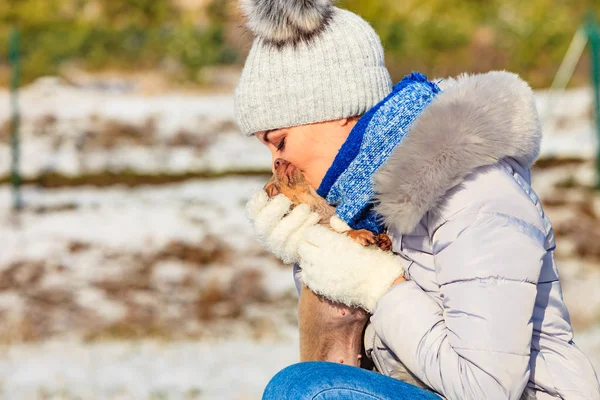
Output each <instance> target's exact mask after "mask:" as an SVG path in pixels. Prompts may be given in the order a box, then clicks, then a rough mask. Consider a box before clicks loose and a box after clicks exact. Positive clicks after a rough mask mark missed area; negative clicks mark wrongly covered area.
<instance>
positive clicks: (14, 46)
mask: <svg viewBox="0 0 600 400" xmlns="http://www.w3.org/2000/svg"><path fill="white" fill-rule="evenodd" d="M19 36H20V35H19V30H18V29H17V28H13V29H12V30H11V32H10V37H9V39H8V40H9V44H8V60H9V62H10V65H11V80H10V92H11V104H12V118H11V148H12V165H11V182H12V187H13V208H14V209H15V210H17V211H18V210H20V209H22V208H23V201H22V199H21V175H20V172H19V160H20V148H19V144H20V143H19V127H20V124H21V115H20V113H19V82H20V78H21V77H20V75H21V51H20V43H19V42H20V38H19Z"/></svg>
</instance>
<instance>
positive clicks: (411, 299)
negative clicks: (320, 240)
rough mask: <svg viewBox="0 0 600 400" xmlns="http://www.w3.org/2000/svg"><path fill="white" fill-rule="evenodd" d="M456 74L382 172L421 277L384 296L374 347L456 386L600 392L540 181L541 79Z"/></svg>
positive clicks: (508, 391)
mask: <svg viewBox="0 0 600 400" xmlns="http://www.w3.org/2000/svg"><path fill="white" fill-rule="evenodd" d="M445 86H446V87H444V88H443V89H444V91H443V92H442V93H441V94H439V95H438V97H437V98H436V99H435V100H434V101H433V102H432V103H431V104H430V105H429V106H428V107H427V108H426V109H425V111H423V113H422V114H421V115H420V116H419V117H418V119H417V120H416V121H415V123H414V124H413V126H412V127H411V131H410V133H409V134H408V136H407V137H406V138H405V139H404V141H403V142H402V143H401V144H400V145H399V146H398V147H397V148H396V149H395V150H394V153H393V154H392V155H391V157H390V159H389V160H388V162H387V163H386V164H385V165H384V166H383V167H382V168H381V169H380V170H379V171H378V172H377V174H376V176H375V179H374V181H375V189H376V191H377V192H378V198H377V200H378V206H377V211H378V212H379V213H380V214H381V215H382V216H383V217H384V218H385V222H386V226H388V228H389V230H388V232H389V234H390V236H391V237H392V239H393V248H394V251H395V252H396V253H398V254H399V256H400V258H401V259H402V260H404V262H405V266H406V268H405V270H406V271H407V278H408V279H409V280H408V281H407V282H403V283H400V284H397V285H395V286H393V287H392V288H390V290H389V291H388V292H387V293H386V294H385V295H384V296H383V297H382V298H381V299H380V300H379V302H378V303H377V308H376V310H375V312H374V314H373V316H372V317H371V323H370V324H369V326H368V327H367V329H366V333H365V347H366V350H367V352H368V354H370V356H371V358H372V359H373V360H374V362H375V364H376V366H377V368H378V370H379V371H380V372H382V373H384V374H386V375H391V376H395V375H396V372H398V371H402V369H403V368H404V366H406V368H408V370H410V371H411V372H412V374H414V375H415V376H416V377H417V378H418V379H419V380H421V381H422V382H423V383H425V385H427V386H428V387H430V388H432V389H433V390H435V391H436V392H438V393H440V394H441V395H442V396H444V397H445V398H448V399H457V400H458V399H477V400H480V399H519V398H521V396H522V394H523V392H524V391H525V392H530V393H532V394H534V395H535V397H536V398H537V399H550V398H562V399H588V400H590V399H600V387H599V383H598V378H597V376H596V373H595V371H594V369H593V367H592V365H591V363H590V361H589V360H588V359H587V358H586V356H585V355H584V354H583V353H582V352H581V351H580V350H579V349H578V348H577V346H576V345H575V343H574V342H573V330H572V328H571V323H570V320H569V313H568V311H567V308H566V306H565V304H564V302H563V298H562V293H561V285H560V282H559V277H558V270H557V266H556V264H555V261H554V258H553V253H554V249H555V241H554V233H553V230H552V225H551V223H550V221H549V220H548V218H547V217H546V215H545V213H544V211H543V209H542V205H541V204H540V200H539V199H538V197H537V195H536V194H535V192H534V191H533V190H532V188H531V186H530V172H529V168H530V167H531V165H532V164H533V163H534V161H535V159H536V158H537V156H538V153H539V146H540V141H541V129H540V125H539V119H538V114H537V111H536V108H535V104H534V99H533V94H532V91H531V89H530V88H529V86H528V85H527V84H526V83H525V82H523V81H522V80H521V79H520V78H518V77H517V76H516V75H514V74H510V73H506V72H492V73H487V74H482V75H473V76H462V77H459V78H458V79H457V80H455V81H454V80H453V81H451V82H449V84H447V85H445ZM373 268H377V266H376V265H374V266H373Z"/></svg>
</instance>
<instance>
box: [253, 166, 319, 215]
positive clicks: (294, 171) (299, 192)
mask: <svg viewBox="0 0 600 400" xmlns="http://www.w3.org/2000/svg"><path fill="white" fill-rule="evenodd" d="M273 167H274V168H273V169H274V171H275V172H274V174H273V176H272V177H271V179H269V182H267V184H266V185H265V188H264V189H265V192H267V195H268V196H269V198H272V197H275V196H277V195H278V194H283V195H285V196H286V197H287V198H288V199H290V200H291V201H292V204H294V205H297V204H300V203H304V204H308V205H309V206H311V208H313V209H315V208H317V207H319V206H321V205H322V203H323V202H324V200H323V198H321V197H320V196H319V195H318V194H317V192H316V190H315V189H313V187H312V186H310V184H309V183H308V181H307V180H306V179H305V178H304V175H303V174H302V172H301V171H300V170H299V169H298V168H297V167H296V166H295V165H293V164H292V163H290V162H288V161H285V160H283V159H281V158H278V159H277V160H275V162H274V163H273Z"/></svg>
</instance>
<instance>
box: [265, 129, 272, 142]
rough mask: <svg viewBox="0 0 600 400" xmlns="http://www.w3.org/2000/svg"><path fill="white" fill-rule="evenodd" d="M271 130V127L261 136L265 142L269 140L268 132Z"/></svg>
mask: <svg viewBox="0 0 600 400" xmlns="http://www.w3.org/2000/svg"><path fill="white" fill-rule="evenodd" d="M273 131H274V129H271V130H268V131H265V134H264V136H263V140H264V141H265V142H267V143H268V142H269V134H270V133H271V132H273Z"/></svg>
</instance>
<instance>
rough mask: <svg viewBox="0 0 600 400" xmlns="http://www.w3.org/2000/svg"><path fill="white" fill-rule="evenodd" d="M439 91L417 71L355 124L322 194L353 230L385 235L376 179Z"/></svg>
mask: <svg viewBox="0 0 600 400" xmlns="http://www.w3.org/2000/svg"><path fill="white" fill-rule="evenodd" d="M439 92H440V88H439V87H438V86H437V85H436V84H435V83H433V82H429V81H428V80H427V77H426V76H425V75H422V74H420V73H417V72H414V73H412V74H411V75H408V76H406V77H404V79H403V80H402V81H401V82H399V83H397V84H396V85H395V86H394V88H393V89H392V93H390V94H389V95H388V96H387V97H386V98H385V99H383V100H382V101H381V102H379V103H378V104H376V105H375V106H374V107H373V108H371V109H370V110H369V111H368V112H367V113H366V114H364V115H363V116H362V117H361V118H360V119H359V120H358V122H357V123H356V125H355V126H354V128H353V129H352V131H351V132H350V135H349V136H348V139H347V140H346V142H344V144H343V145H342V147H341V149H340V151H339V152H338V154H337V156H336V157H335V160H334V161H333V164H332V165H331V167H330V168H329V170H328V171H327V173H326V175H325V177H324V178H323V181H322V182H321V186H319V189H318V190H317V193H318V194H319V195H320V196H321V197H324V198H325V199H326V200H327V202H328V203H329V204H332V205H335V206H337V208H336V214H337V215H338V216H339V217H340V218H341V219H343V220H344V221H346V223H348V225H350V227H351V228H352V229H367V230H369V231H372V232H376V233H382V232H383V231H384V227H383V225H382V224H381V222H380V221H379V218H378V215H377V214H376V213H375V212H374V211H373V203H372V199H373V196H374V194H375V193H374V191H373V185H372V182H371V178H372V176H373V174H374V173H375V171H377V169H379V167H380V166H382V165H383V164H384V163H385V162H386V161H387V160H388V158H389V157H390V154H392V151H393V150H394V149H395V148H396V146H397V145H398V144H400V142H401V141H402V139H403V138H404V137H405V136H406V133H407V132H408V129H409V128H410V126H411V124H412V123H413V121H414V120H415V119H416V118H417V116H418V115H419V114H420V113H421V111H423V110H424V109H425V107H427V105H429V103H430V102H431V101H432V100H433V98H434V97H435V95H436V94H437V93H439Z"/></svg>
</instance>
